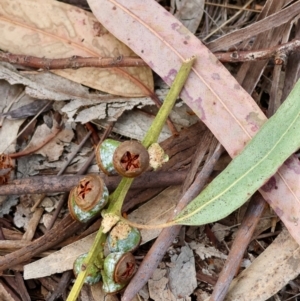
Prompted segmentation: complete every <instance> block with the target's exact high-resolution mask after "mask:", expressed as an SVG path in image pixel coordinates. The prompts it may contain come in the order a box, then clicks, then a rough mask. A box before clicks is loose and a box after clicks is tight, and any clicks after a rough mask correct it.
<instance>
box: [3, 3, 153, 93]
mask: <svg viewBox="0 0 300 301" xmlns="http://www.w3.org/2000/svg"><path fill="white" fill-rule="evenodd" d="M0 26H1V39H0V48H1V49H2V50H6V51H10V52H13V53H16V54H25V55H34V56H39V57H47V58H65V57H71V56H74V55H78V56H82V57H88V56H89V57H118V56H121V55H123V56H136V55H135V54H134V53H133V52H132V51H131V50H130V49H129V48H128V47H127V46H125V45H124V44H123V43H121V42H120V41H118V40H117V39H116V38H115V37H114V36H112V35H111V34H110V33H109V32H108V31H107V30H106V29H105V28H104V27H103V26H102V25H101V24H100V23H99V22H98V21H97V19H96V18H95V17H94V16H93V15H92V14H91V13H89V12H86V11H84V10H82V9H79V8H77V7H74V6H71V5H67V4H64V3H60V2H58V1H50V0H44V1H36V0H14V1H10V0H1V2H0ZM55 73H57V74H60V75H62V76H64V77H66V78H69V79H71V80H73V81H75V82H78V83H82V84H84V85H86V86H89V87H92V88H95V89H99V90H102V91H105V92H108V93H111V94H116V95H123V96H132V97H135V96H143V95H145V94H147V93H145V90H143V89H141V87H140V86H138V85H137V82H140V83H142V84H144V85H145V86H146V87H148V89H150V90H152V89H153V79H152V72H151V70H150V69H149V68H148V67H141V68H140V67H139V68H133V67H131V68H110V69H101V68H82V69H78V70H70V69H66V70H58V71H55Z"/></svg>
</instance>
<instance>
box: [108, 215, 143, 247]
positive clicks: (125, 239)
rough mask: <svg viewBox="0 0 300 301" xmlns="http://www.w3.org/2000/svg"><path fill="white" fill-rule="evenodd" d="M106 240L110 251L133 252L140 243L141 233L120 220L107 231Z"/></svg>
mask: <svg viewBox="0 0 300 301" xmlns="http://www.w3.org/2000/svg"><path fill="white" fill-rule="evenodd" d="M106 242H107V246H108V249H109V251H110V252H122V253H125V252H133V251H134V250H135V249H136V248H137V247H138V246H139V245H140V242H141V233H140V231H139V230H138V229H137V228H133V227H131V226H129V225H128V224H126V223H125V222H122V221H120V222H118V223H117V224H116V226H115V227H114V228H113V229H112V230H111V231H110V232H109V234H108V237H107V240H106Z"/></svg>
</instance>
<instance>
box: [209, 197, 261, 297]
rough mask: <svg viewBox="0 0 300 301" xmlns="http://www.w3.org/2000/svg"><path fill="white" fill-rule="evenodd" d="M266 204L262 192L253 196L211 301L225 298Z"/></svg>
mask: <svg viewBox="0 0 300 301" xmlns="http://www.w3.org/2000/svg"><path fill="white" fill-rule="evenodd" d="M265 206H266V202H265V200H264V199H263V197H262V196H261V195H260V194H257V195H255V196H254V197H252V199H251V201H250V203H249V205H248V208H247V211H246V213H245V216H244V219H243V221H242V224H241V226H240V228H239V230H238V231H237V233H236V237H235V240H234V242H233V245H232V247H231V250H230V253H229V255H228V257H227V260H226V262H225V265H224V267H223V269H222V271H221V273H220V275H219V278H218V281H217V283H216V285H215V287H214V291H213V293H212V295H211V297H210V299H209V301H222V300H224V298H225V296H226V293H227V291H228V288H229V285H230V283H231V281H232V279H233V277H234V276H235V274H236V271H237V269H238V267H239V265H240V262H241V260H242V258H243V256H244V252H245V250H246V248H247V247H248V244H249V242H250V241H251V238H252V235H253V232H254V230H255V228H256V225H257V224H258V222H259V220H260V217H261V215H262V213H263V211H264V208H265Z"/></svg>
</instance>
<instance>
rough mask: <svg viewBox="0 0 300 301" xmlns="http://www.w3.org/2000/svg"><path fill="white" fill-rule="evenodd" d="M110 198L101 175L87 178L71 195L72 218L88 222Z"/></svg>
mask: <svg viewBox="0 0 300 301" xmlns="http://www.w3.org/2000/svg"><path fill="white" fill-rule="evenodd" d="M108 196H109V193H108V189H107V187H106V186H105V184H104V181H103V180H102V178H101V177H100V175H97V174H90V175H87V176H85V177H84V178H83V179H82V180H81V181H80V182H79V184H78V185H77V186H76V187H75V188H73V189H72V190H71V192H70V194H69V200H68V207H69V211H70V214H71V216H72V217H73V218H74V219H75V220H77V221H79V222H82V223H86V222H88V221H89V220H91V219H92V218H93V217H95V216H97V215H99V213H100V212H101V210H102V209H103V208H104V207H105V206H106V204H107V202H108Z"/></svg>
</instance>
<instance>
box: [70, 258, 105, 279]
mask: <svg viewBox="0 0 300 301" xmlns="http://www.w3.org/2000/svg"><path fill="white" fill-rule="evenodd" d="M87 255H88V253H85V254H82V255H80V256H78V257H77V258H76V260H75V261H74V265H73V271H74V274H75V277H77V276H78V274H79V273H80V272H81V271H82V269H84V267H83V266H82V263H83V261H84V259H85V258H86V257H87ZM100 280H101V273H100V270H99V269H98V268H97V267H96V266H94V265H91V266H90V267H89V269H88V271H87V276H86V277H85V279H84V283H86V284H88V285H93V284H95V283H97V282H99V281H100Z"/></svg>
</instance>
